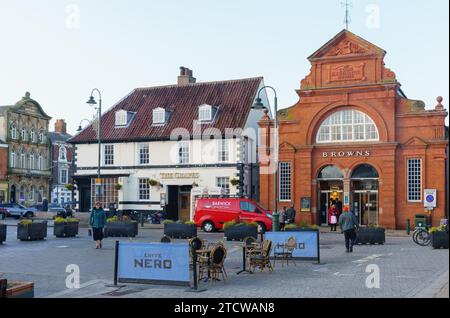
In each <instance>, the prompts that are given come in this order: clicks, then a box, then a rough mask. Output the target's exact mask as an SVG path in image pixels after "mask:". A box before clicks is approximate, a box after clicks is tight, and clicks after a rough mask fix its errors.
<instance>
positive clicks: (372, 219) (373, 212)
mask: <svg viewBox="0 0 450 318" xmlns="http://www.w3.org/2000/svg"><path fill="white" fill-rule="evenodd" d="M353 212H354V213H355V216H356V217H357V218H358V219H359V223H360V224H361V225H363V226H369V225H378V192H377V191H355V192H354V194H353Z"/></svg>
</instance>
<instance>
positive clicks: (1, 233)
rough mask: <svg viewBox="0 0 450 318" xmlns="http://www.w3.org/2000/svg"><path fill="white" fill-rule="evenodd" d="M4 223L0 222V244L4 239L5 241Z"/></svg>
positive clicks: (5, 227) (5, 228)
mask: <svg viewBox="0 0 450 318" xmlns="http://www.w3.org/2000/svg"><path fill="white" fill-rule="evenodd" d="M7 228H8V227H7V226H6V224H3V223H0V244H2V243H3V242H4V241H6V230H7Z"/></svg>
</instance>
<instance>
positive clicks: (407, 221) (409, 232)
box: [406, 219, 411, 235]
mask: <svg viewBox="0 0 450 318" xmlns="http://www.w3.org/2000/svg"><path fill="white" fill-rule="evenodd" d="M406 234H408V235H410V234H411V221H410V220H409V219H406Z"/></svg>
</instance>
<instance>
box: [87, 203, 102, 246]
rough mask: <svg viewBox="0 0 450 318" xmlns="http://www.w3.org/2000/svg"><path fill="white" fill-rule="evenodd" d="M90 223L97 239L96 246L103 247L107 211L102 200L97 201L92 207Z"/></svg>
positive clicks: (95, 239)
mask: <svg viewBox="0 0 450 318" xmlns="http://www.w3.org/2000/svg"><path fill="white" fill-rule="evenodd" d="M89 223H90V225H91V227H92V232H93V236H94V241H95V248H96V249H99V248H102V247H103V246H102V240H103V228H104V227H105V224H106V213H105V211H104V210H103V208H102V204H101V203H100V202H97V203H95V207H94V208H93V209H92V213H91V218H90V222H89Z"/></svg>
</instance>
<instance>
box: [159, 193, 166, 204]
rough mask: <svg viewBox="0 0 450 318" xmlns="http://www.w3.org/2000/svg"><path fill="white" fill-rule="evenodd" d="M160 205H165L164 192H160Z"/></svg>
mask: <svg viewBox="0 0 450 318" xmlns="http://www.w3.org/2000/svg"><path fill="white" fill-rule="evenodd" d="M159 201H160V205H161V206H162V207H165V206H166V202H167V201H166V194H165V193H161V194H160V200H159Z"/></svg>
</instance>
